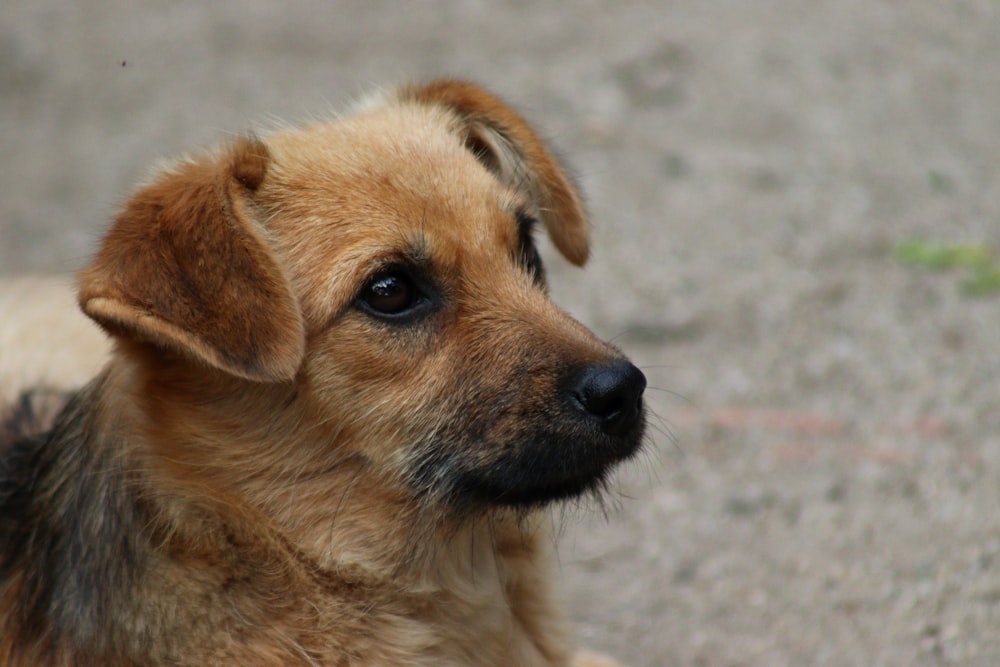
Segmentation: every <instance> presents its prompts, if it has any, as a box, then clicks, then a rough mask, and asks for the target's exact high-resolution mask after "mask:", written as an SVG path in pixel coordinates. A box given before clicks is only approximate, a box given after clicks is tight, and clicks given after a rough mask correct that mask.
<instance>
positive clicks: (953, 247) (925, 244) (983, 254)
mask: <svg viewBox="0 0 1000 667" xmlns="http://www.w3.org/2000/svg"><path fill="white" fill-rule="evenodd" d="M993 256H994V252H993V248H992V247H990V246H989V245H988V244H986V243H959V244H945V243H938V242H936V241H924V240H917V239H911V240H907V241H903V242H902V243H900V244H899V245H898V246H896V259H897V260H898V261H900V262H902V263H903V264H912V265H914V266H920V267H923V268H925V269H934V270H943V269H953V268H956V267H973V268H979V267H983V266H986V265H988V264H989V263H990V262H991V261H992V259H993Z"/></svg>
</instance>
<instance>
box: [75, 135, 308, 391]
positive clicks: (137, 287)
mask: <svg viewBox="0 0 1000 667" xmlns="http://www.w3.org/2000/svg"><path fill="white" fill-rule="evenodd" d="M269 160H270V156H269V153H268V150H267V147H266V146H265V145H264V143H263V142H261V141H260V140H258V139H254V138H243V139H240V140H239V141H237V142H236V144H235V145H234V146H232V147H231V148H230V149H229V150H227V151H226V152H225V153H224V155H223V157H221V158H211V157H208V158H203V159H199V160H195V161H188V162H184V163H182V164H180V165H179V166H176V167H174V168H172V169H170V170H168V171H166V172H165V173H163V174H161V175H160V176H159V177H157V180H156V181H155V182H154V183H153V184H152V185H149V186H147V187H145V188H143V189H142V190H140V191H139V192H138V193H137V194H135V195H134V196H133V197H132V199H130V200H129V201H128V203H127V204H126V205H125V208H124V210H123V211H122V212H121V213H120V214H119V215H118V217H117V218H116V219H115V222H114V224H113V225H112V227H111V229H110V231H109V232H108V234H107V235H106V236H105V237H104V241H103V243H102V245H101V248H100V250H99V251H98V253H97V257H96V258H95V259H94V261H93V262H92V263H91V265H90V266H89V267H88V268H87V269H85V270H84V271H83V272H82V273H81V274H80V291H79V302H80V307H81V308H83V311H84V312H85V313H86V314H87V315H89V316H90V317H91V318H93V319H94V320H96V321H97V323H98V324H100V325H101V326H102V327H103V328H104V329H105V330H107V331H108V332H109V333H111V334H113V335H115V336H119V337H123V338H127V339H135V340H141V341H145V342H148V343H152V344H154V345H157V346H160V347H164V348H167V349H171V350H174V351H178V352H181V353H182V354H185V355H187V356H189V357H193V358H195V359H199V360H201V361H203V362H205V363H208V364H210V365H211V366H214V367H216V368H219V369H222V370H223V371H226V372H227V373H231V374H232V375H236V376H239V377H242V378H246V379H249V380H256V381H280V380H289V379H292V378H294V377H295V374H296V372H297V371H298V368H299V365H300V363H301V361H302V357H303V354H304V350H305V334H304V327H303V322H302V316H301V313H300V310H299V305H298V302H297V300H296V299H295V297H294V296H293V295H292V292H291V289H290V287H289V283H288V279H287V278H286V276H285V274H284V272H283V271H282V269H281V267H280V266H279V264H278V262H277V261H276V259H275V258H274V256H273V255H272V254H271V252H270V250H269V249H268V246H267V244H266V243H265V241H264V240H263V239H262V238H261V235H260V234H259V233H258V231H257V230H256V228H255V226H254V223H253V221H252V219H251V218H252V214H253V204H252V197H253V195H254V193H255V192H256V191H257V189H258V188H259V187H260V185H261V183H262V182H263V180H264V177H265V176H266V173H267V167H268V163H269Z"/></svg>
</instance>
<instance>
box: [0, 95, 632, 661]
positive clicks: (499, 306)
mask: <svg viewBox="0 0 1000 667" xmlns="http://www.w3.org/2000/svg"><path fill="white" fill-rule="evenodd" d="M541 228H544V229H545V230H546V231H547V233H548V236H549V238H550V239H551V241H552V243H553V245H554V246H555V248H556V249H557V250H558V251H559V253H561V254H562V255H563V256H564V257H565V259H567V260H568V261H569V262H571V263H572V264H574V265H583V264H584V262H585V261H586V260H587V257H588V252H589V240H588V229H587V221H586V218H585V214H584V208H583V206H582V204H581V197H580V195H579V193H578V191H577V189H576V187H575V186H574V185H573V184H572V182H571V180H570V178H569V177H568V176H567V174H566V172H565V170H564V169H563V167H562V166H561V165H560V164H559V162H558V161H557V160H556V158H554V157H553V154H552V153H551V151H550V150H549V149H548V148H547V147H546V146H545V144H544V143H543V142H542V141H541V140H540V139H539V137H538V135H537V134H536V133H535V131H534V130H533V129H532V128H531V127H530V126H529V125H528V124H527V122H526V121H525V120H524V119H523V118H522V117H521V116H520V115H519V114H518V113H517V112H515V111H514V110H513V109H512V108H511V107H509V106H508V105H507V104H506V103H504V102H502V101H501V100H500V99H498V98H497V97H495V96H494V95H492V94H491V93H489V92H487V91H486V90H484V89H482V88H480V87H478V86H476V85H473V84H470V83H465V82H461V81H456V80H441V81H435V82H432V83H429V84H426V85H407V86H402V87H399V88H396V89H392V90H390V91H387V92H383V93H381V94H379V95H378V96H376V97H374V98H372V99H369V100H367V101H365V102H364V103H363V104H362V105H360V107H359V108H358V109H356V110H355V111H354V112H353V113H352V114H351V115H348V116H345V117H341V118H339V119H337V120H334V121H331V122H326V123H319V124H316V125H313V126H309V127H305V128H302V129H282V130H277V131H275V132H273V133H272V134H270V135H268V136H266V137H264V138H261V137H259V136H257V135H245V136H241V137H240V138H238V139H236V140H234V141H231V142H230V143H228V144H226V145H224V146H222V147H221V148H217V149H216V150H214V151H209V152H204V153H199V154H196V155H193V156H189V157H186V158H184V159H181V160H178V161H176V162H174V163H172V164H170V165H168V166H167V167H165V168H164V169H162V170H161V171H160V172H159V173H158V174H157V175H155V176H154V177H153V178H152V179H151V180H149V181H148V182H147V183H146V184H145V185H144V186H142V187H140V188H139V189H138V191H137V192H136V193H135V194H133V195H132V197H131V198H130V199H129V200H128V201H127V202H126V203H125V204H124V206H123V207H122V209H121V211H120V212H119V214H118V215H117V217H116V218H115V220H114V222H113V223H112V225H111V227H110V229H109V230H108V232H107V234H106V235H105V236H104V238H103V241H102V243H101V245H100V248H99V250H98V252H97V254H96V257H95V258H94V259H93V261H92V263H91V264H90V265H89V266H88V267H87V268H85V269H84V270H83V271H82V272H81V273H80V275H79V277H78V303H79V306H80V307H81V308H82V311H83V312H84V313H85V314H86V315H87V316H88V317H89V318H91V319H92V320H93V321H95V322H96V323H97V324H98V325H100V327H101V328H102V329H103V330H104V332H106V334H107V335H108V336H109V337H110V339H111V341H112V342H113V350H112V351H111V352H110V353H109V354H108V361H107V363H106V364H105V365H104V367H103V369H102V370H100V371H99V372H98V373H97V375H96V377H94V378H93V379H92V380H91V381H90V382H89V384H87V385H86V386H85V387H84V388H82V389H79V390H77V391H73V392H69V393H65V392H63V393H59V392H57V393H56V394H55V395H54V398H52V400H54V401H56V402H57V403H60V404H61V403H65V405H64V407H62V409H61V411H60V412H59V413H58V415H57V416H56V417H54V418H50V417H47V416H45V415H41V416H37V415H36V416H33V415H28V416H29V417H31V418H24V417H25V415H26V413H30V412H31V411H32V405H33V401H32V400H28V399H30V398H31V396H30V394H21V399H22V400H21V401H20V402H15V405H14V407H13V408H12V409H11V410H9V412H8V417H7V422H8V427H7V429H6V430H5V431H0V433H4V435H2V436H0V437H3V438H4V439H5V442H2V443H0V452H3V453H2V462H0V545H2V549H0V664H4V665H46V666H54V665H58V666H71V665H72V666H76V665H129V666H132V665H135V666H137V665H337V666H346V665H350V666H361V665H414V666H416V665H427V666H430V665H434V666H437V667H458V666H462V667H468V666H494V667H500V666H505V667H534V666H538V667H542V666H546V667H555V666H566V665H575V666H577V667H584V666H596V665H611V664H614V663H613V662H611V661H609V660H606V659H604V658H601V657H598V656H593V655H589V654H585V653H575V654H574V653H573V652H572V650H571V648H570V646H569V645H570V642H569V640H568V632H567V629H566V627H565V624H564V621H563V617H562V616H561V614H560V613H559V611H558V610H557V609H556V605H555V604H554V603H553V593H552V575H551V573H550V570H549V567H550V561H551V551H552V537H551V533H550V525H549V523H550V522H549V519H548V513H547V512H546V511H545V509H546V508H547V507H549V506H550V505H551V504H553V503H558V502H561V501H566V500H570V499H573V498H577V497H579V496H581V495H585V494H594V493H596V494H599V493H601V491H602V490H603V489H604V488H605V485H606V481H607V479H608V475H609V473H610V471H611V470H612V469H613V468H614V467H615V466H616V465H617V464H619V463H620V462H622V461H625V460H627V459H629V458H631V457H633V456H634V455H635V454H636V452H637V451H638V450H639V448H640V447H641V445H642V441H643V432H644V425H645V414H644V406H643V392H644V389H645V385H646V380H645V377H644V376H643V374H642V372H641V371H640V370H639V369H638V368H637V367H635V366H634V365H633V364H632V363H630V362H629V361H628V359H627V358H626V357H625V356H623V354H622V353H621V352H620V351H618V350H617V349H616V348H614V347H613V346H611V345H610V344H608V343H605V342H602V341H601V340H599V339H598V338H597V337H595V335H594V334H593V333H591V332H590V331H589V330H588V329H586V328H585V327H584V326H582V325H581V324H579V323H578V322H576V321H575V320H573V319H572V318H571V317H570V316H569V315H567V314H566V313H565V312H563V311H561V310H560V309H559V308H558V307H556V306H555V305H554V303H553V302H552V301H551V300H550V298H549V296H548V293H547V288H546V280H545V272H544V268H543V265H542V262H541V259H540V258H539V254H538V251H537V249H536V244H535V241H534V233H535V232H536V230H537V229H541ZM103 354H104V351H103V350H97V351H96V352H95V355H96V356H97V357H101V356H102V355H103ZM50 398H51V397H50ZM18 414H20V418H16V416H17V415H18ZM36 417H38V418H36ZM42 422H45V423H44V424H43V423H42ZM15 432H16V434H15Z"/></svg>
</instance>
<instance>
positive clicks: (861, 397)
mask: <svg viewBox="0 0 1000 667" xmlns="http://www.w3.org/2000/svg"><path fill="white" fill-rule="evenodd" d="M137 7H138V4H137V3H134V2H125V1H124V0H122V1H117V2H116V1H110V0H88V2H77V3H70V2H55V1H53V0H30V1H28V0H5V1H4V3H3V5H2V6H0V276H2V275H9V274H20V273H27V272H46V273H53V272H72V271H74V270H76V269H78V268H80V267H81V266H82V264H83V263H84V262H85V261H86V258H87V257H88V256H89V254H90V253H91V252H92V251H93V250H94V248H95V244H96V242H97V240H98V239H99V237H100V233H101V230H102V229H103V228H104V227H105V226H106V225H107V223H108V222H109V221H110V219H111V216H112V215H113V213H114V211H115V208H116V206H117V205H118V204H119V203H121V202H122V200H123V199H124V198H125V197H126V196H127V194H128V192H129V191H130V189H131V188H132V187H134V186H135V185H136V184H137V183H138V182H139V181H141V180H142V178H143V177H144V175H146V174H147V173H148V172H149V169H150V168H151V167H152V166H153V165H155V164H156V162H157V160H159V159H161V158H163V157H165V156H170V155H176V154H177V153H179V152H182V151H184V150H187V149H191V148H194V147H197V146H199V145H203V144H206V143H211V142H215V141H218V140H220V139H224V138H226V137H229V136H231V134H232V133H234V132H238V131H241V130H247V129H252V128H257V129H261V130H266V128H267V127H268V126H270V125H273V124H274V123H275V122H277V121H278V120H279V119H280V120H281V121H283V122H308V121H310V120H312V119H317V118H324V117H327V116H329V115H330V114H332V113H335V112H336V110H337V109H338V108H343V107H344V106H345V105H347V104H349V103H350V101H351V100H353V99H356V98H358V97H359V96H361V95H362V94H364V93H365V92H366V91H369V90H371V89H372V88H373V87H378V86H385V85H389V84H392V83H394V82H399V81H404V80H414V79H416V80H424V79H428V78H431V77H435V76H440V75H451V76H461V77H466V78H470V79H472V80H475V81H477V82H480V83H482V84H485V85H487V86H488V87H490V88H492V89H493V90H495V91H496V92H498V93H499V94H500V95H501V96H503V97H504V98H506V99H507V100H508V101H510V102H511V103H513V104H514V105H515V106H517V107H518V108H519V109H521V110H522V112H523V113H524V114H525V115H526V116H527V117H528V118H529V119H531V120H532V121H534V122H536V123H537V124H538V125H539V126H540V127H541V128H542V133H543V134H544V135H545V136H547V137H548V138H549V139H550V140H551V142H552V143H553V144H554V145H555V146H556V147H558V149H559V151H560V153H561V155H563V156H564V157H565V160H566V162H567V163H568V164H569V165H570V166H571V168H572V169H573V171H574V172H575V173H576V174H577V176H578V179H579V182H580V184H581V186H582V188H583V189H584V191H585V193H586V195H587V198H588V202H589V208H590V211H591V214H592V222H593V227H594V237H595V248H594V256H593V261H592V262H591V265H590V266H589V267H588V268H587V270H585V271H582V272H581V271H579V270H576V269H572V268H570V267H568V266H566V265H565V264H564V263H563V262H562V261H561V259H560V258H558V257H557V256H556V255H555V254H554V253H551V252H549V253H548V263H549V270H550V274H551V276H552V280H553V283H554V295H555V297H556V299H557V300H558V301H559V302H560V303H561V304H563V305H564V306H565V307H566V308H567V309H568V310H570V311H571V312H572V313H573V314H574V315H575V316H577V317H578V318H579V319H581V320H582V321H583V322H585V323H586V324H588V325H589V326H591V327H593V328H594V329H595V330H597V331H598V332H599V333H600V334H602V335H604V336H606V337H608V338H612V339H614V340H615V342H616V343H617V344H618V345H620V346H621V347H622V348H623V349H625V350H626V351H627V352H628V353H629V354H630V355H631V356H632V357H633V358H634V360H635V361H636V362H637V363H638V364H639V365H640V366H642V367H643V368H644V370H646V372H647V375H648V376H649V378H650V384H651V387H652V388H651V389H650V392H649V399H650V400H649V404H650V407H651V409H652V410H653V411H654V412H655V416H653V417H652V419H651V433H650V438H649V444H648V446H647V449H646V452H645V455H644V456H643V457H642V458H641V460H639V461H637V462H635V463H633V464H630V465H628V466H627V467H626V468H625V469H624V470H623V471H622V475H621V476H620V481H619V482H618V483H617V484H616V487H615V492H614V494H613V498H612V502H611V503H610V505H609V507H608V508H605V510H604V511H602V510H601V509H600V508H596V507H594V506H592V505H590V504H586V503H584V504H582V505H581V506H580V507H575V508H570V509H568V510H566V511H565V512H559V513H557V516H556V519H557V521H558V522H559V525H560V526H561V534H562V538H561V563H560V575H561V579H562V585H563V589H564V593H563V594H564V597H565V598H566V602H567V607H568V609H569V610H570V613H571V615H572V617H573V620H574V622H575V628H576V632H577V635H578V638H579V641H580V643H582V644H585V645H587V646H590V647H592V648H596V649H601V650H604V651H607V652H609V653H613V654H614V655H616V656H618V657H619V658H620V659H621V660H623V661H624V662H626V663H627V664H630V665H633V666H635V667H653V666H660V665H689V666H692V667H694V666H698V667H702V666H704V667H709V666H716V665H720V666H722V665H726V666H728V665H732V666H736V665H741V666H748V667H780V666H782V665H789V666H800V665H833V666H840V665H887V666H894V665H899V666H904V665H905V666H909V665H969V666H971V665H977V666H979V665H981V666H983V667H987V666H995V665H1000V386H998V377H1000V346H998V340H1000V268H998V267H1000V262H998V261H997V259H996V258H995V250H994V249H995V248H997V247H998V246H1000V5H998V4H997V3H996V2H995V1H993V0H954V1H952V2H940V1H939V0H911V1H909V2H905V3H904V2H877V1H875V2H872V1H870V0H807V1H801V0H760V1H758V2H752V3H751V2H738V1H736V0H728V1H724V0H707V1H704V2H692V1H689V2H678V1H655V2H654V1H650V2H637V1H629V0H624V1H622V0H617V1H615V2H602V1H588V2H584V1H581V2H576V3H557V2H541V1H532V2H525V1H510V2H486V1H485V0H481V1H477V0H463V1H456V2H436V1H425V2H409V3H395V2H393V3H390V2H363V1H361V0H357V1H350V2H346V1H345V2H329V1H327V2H323V1H319V0H315V1H313V2H285V3H277V2H264V1H262V0H242V1H241V2H228V1H222V2H214V3H211V4H209V3H196V2H170V3H149V4H148V7H147V8H143V9H137Z"/></svg>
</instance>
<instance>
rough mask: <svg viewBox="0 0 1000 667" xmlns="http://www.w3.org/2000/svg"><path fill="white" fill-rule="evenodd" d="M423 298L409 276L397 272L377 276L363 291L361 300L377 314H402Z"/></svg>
mask: <svg viewBox="0 0 1000 667" xmlns="http://www.w3.org/2000/svg"><path fill="white" fill-rule="evenodd" d="M422 298H423V297H422V295H421V293H420V290H419V289H417V286H416V285H414V284H413V281H412V280H411V279H410V278H409V276H407V275H405V274H402V273H397V272H392V273H383V274H380V275H378V276H376V277H375V278H374V279H373V280H372V281H371V282H370V283H368V284H367V285H365V288H364V291H362V292H361V302H362V303H363V304H364V305H365V306H366V307H367V308H368V310H370V311H371V312H373V313H375V314H377V315H401V314H403V313H406V312H407V311H409V310H411V309H412V308H413V307H414V306H416V305H417V304H419V303H420V302H421V300H422Z"/></svg>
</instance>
